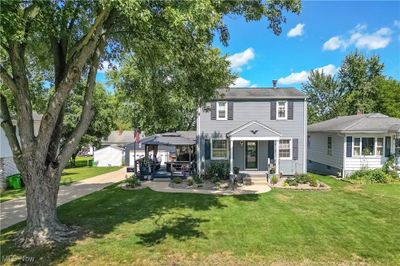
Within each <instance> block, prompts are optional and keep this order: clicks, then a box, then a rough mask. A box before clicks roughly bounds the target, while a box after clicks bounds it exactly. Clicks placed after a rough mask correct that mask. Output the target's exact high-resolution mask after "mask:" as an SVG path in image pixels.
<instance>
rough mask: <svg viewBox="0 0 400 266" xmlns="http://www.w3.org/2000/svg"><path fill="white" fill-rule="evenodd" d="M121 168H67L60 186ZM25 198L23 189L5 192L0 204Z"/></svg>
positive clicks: (2, 193) (1, 195)
mask: <svg viewBox="0 0 400 266" xmlns="http://www.w3.org/2000/svg"><path fill="white" fill-rule="evenodd" d="M120 168H121V167H77V168H67V169H65V170H64V172H63V174H62V176H61V182H60V183H61V185H68V184H71V183H73V182H76V181H79V180H82V179H86V178H89V177H93V176H97V175H101V174H105V173H108V172H112V171H116V170H118V169H120ZM22 196H25V188H21V189H12V190H6V191H4V192H1V193H0V202H4V201H7V200H12V199H15V198H18V197H22Z"/></svg>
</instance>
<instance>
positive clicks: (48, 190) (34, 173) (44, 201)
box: [17, 164, 77, 247]
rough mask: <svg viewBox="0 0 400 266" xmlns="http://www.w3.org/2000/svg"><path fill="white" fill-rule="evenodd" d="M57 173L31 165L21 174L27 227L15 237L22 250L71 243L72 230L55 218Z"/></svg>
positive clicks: (73, 229) (74, 231)
mask: <svg viewBox="0 0 400 266" xmlns="http://www.w3.org/2000/svg"><path fill="white" fill-rule="evenodd" d="M60 176H61V174H60V172H59V171H56V170H55V171H50V170H46V169H43V167H40V166H39V165H35V164H32V165H31V166H30V167H29V169H28V170H26V171H23V172H22V177H23V180H24V182H25V184H26V204H27V224H26V227H25V229H24V230H23V231H22V232H21V233H20V235H19V236H18V237H17V241H18V243H19V244H21V245H22V246H23V247H31V246H43V245H51V244H55V243H57V242H65V241H66V240H71V239H73V235H74V234H75V233H77V230H76V229H75V228H70V227H68V226H66V225H63V224H62V223H61V222H60V221H59V220H58V217H57V195H58V189H59V182H60Z"/></svg>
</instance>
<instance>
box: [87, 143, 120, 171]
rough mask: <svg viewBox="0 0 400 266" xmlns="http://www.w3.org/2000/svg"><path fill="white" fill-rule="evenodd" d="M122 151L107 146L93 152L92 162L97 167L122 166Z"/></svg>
mask: <svg viewBox="0 0 400 266" xmlns="http://www.w3.org/2000/svg"><path fill="white" fill-rule="evenodd" d="M123 159H124V151H123V149H121V148H119V147H113V146H108V147H105V148H102V149H99V150H95V151H94V154H93V161H94V163H95V165H97V166H121V165H123Z"/></svg>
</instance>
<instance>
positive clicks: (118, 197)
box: [0, 177, 400, 265]
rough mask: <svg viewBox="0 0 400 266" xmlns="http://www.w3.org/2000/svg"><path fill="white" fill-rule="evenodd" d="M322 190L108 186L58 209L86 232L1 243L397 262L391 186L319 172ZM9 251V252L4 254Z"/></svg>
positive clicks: (127, 258) (122, 252) (239, 260)
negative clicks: (65, 239)
mask: <svg viewBox="0 0 400 266" xmlns="http://www.w3.org/2000/svg"><path fill="white" fill-rule="evenodd" d="M319 178H320V179H321V180H323V181H324V182H325V183H327V184H329V185H330V186H331V187H332V190H331V191H327V192H316V191H292V190H284V189H273V190H272V191H271V192H269V193H266V194H262V195H244V196H213V195H199V194H178V193H176V194H169V193H160V192H154V191H151V190H150V189H143V190H135V191H124V190H121V189H120V188H118V187H116V186H112V187H108V188H106V189H104V190H102V191H99V192H96V193H93V194H91V195H88V196H86V197H84V198H81V199H77V200H75V201H73V202H71V203H68V204H65V205H63V206H61V207H60V208H59V216H60V219H61V220H62V221H63V222H65V223H67V224H75V225H78V226H80V227H81V228H82V229H83V230H84V231H85V232H86V235H85V236H84V237H82V239H80V240H79V241H77V242H75V243H73V244H70V245H65V246H58V247H56V248H54V249H30V250H21V249H18V248H16V247H15V246H14V245H13V242H12V238H13V236H14V233H15V231H16V230H18V229H21V228H22V226H23V225H22V224H19V225H16V226H13V227H11V228H9V229H6V230H5V231H3V232H2V237H1V242H0V243H1V250H2V255H3V257H4V256H9V255H10V256H13V258H21V257H22V256H25V257H24V258H30V257H33V258H34V259H35V262H36V263H37V264H42V265H48V264H58V263H62V264H65V265H80V264H87V265H106V264H107V265H119V264H129V265H132V264H139V265H154V264H166V265H174V264H177V265H182V264H184V265H186V264H190V265H198V264H203V265H210V264H213V265H215V264H217V265H252V264H271V263H276V264H278V265H287V264H303V265H309V264H314V265H315V264H317V265H323V264H330V265H337V264H344V265H348V264H361V263H367V264H374V265H375V264H385V265H396V264H397V265H398V264H400V230H399V225H400V212H399V207H400V185H399V184H373V185H353V184H350V183H347V182H341V181H336V180H334V179H332V178H330V177H319ZM14 256H15V257H14Z"/></svg>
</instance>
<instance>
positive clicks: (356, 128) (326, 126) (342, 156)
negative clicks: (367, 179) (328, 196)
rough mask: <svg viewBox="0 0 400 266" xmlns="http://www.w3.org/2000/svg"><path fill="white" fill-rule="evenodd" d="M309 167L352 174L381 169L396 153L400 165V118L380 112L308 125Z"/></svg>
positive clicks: (341, 173) (326, 171)
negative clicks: (363, 170)
mask: <svg viewBox="0 0 400 266" xmlns="http://www.w3.org/2000/svg"><path fill="white" fill-rule="evenodd" d="M307 137H308V140H307V146H308V149H307V150H308V169H309V170H310V171H314V172H319V173H324V174H332V175H341V176H348V175H350V174H351V173H352V172H354V171H356V170H360V169H375V168H381V167H382V166H383V165H384V164H385V162H386V160H387V158H388V157H389V156H390V155H392V154H395V155H396V157H397V158H396V160H397V165H398V167H400V158H399V157H400V119H397V118H392V117H388V116H386V115H383V114H379V113H371V114H361V115H351V116H339V117H337V118H333V119H330V120H327V121H324V122H321V123H316V124H313V125H310V126H308V136H307Z"/></svg>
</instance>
